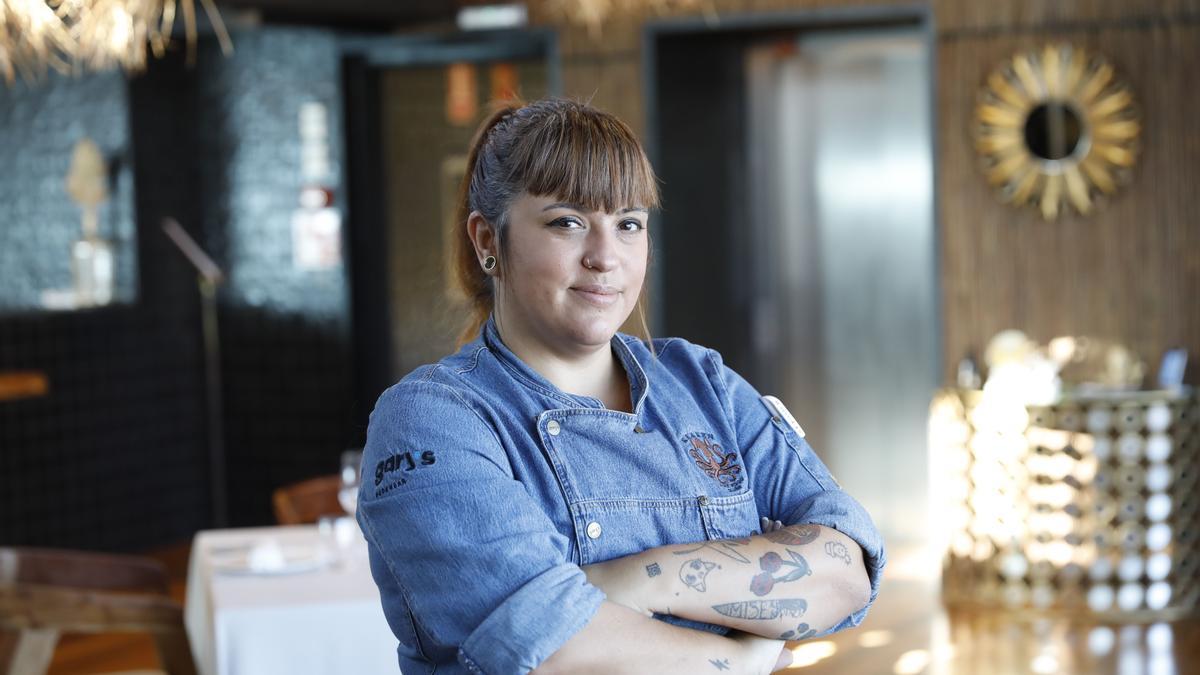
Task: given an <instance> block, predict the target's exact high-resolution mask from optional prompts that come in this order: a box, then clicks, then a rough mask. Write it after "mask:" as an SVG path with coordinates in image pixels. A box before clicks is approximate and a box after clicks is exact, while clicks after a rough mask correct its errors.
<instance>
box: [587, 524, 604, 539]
mask: <svg viewBox="0 0 1200 675" xmlns="http://www.w3.org/2000/svg"><path fill="white" fill-rule="evenodd" d="M602 532H604V528H602V527H600V523H597V522H596V521H594V520H593V521H592V522H590V523H588V526H587V535H588V537H590V538H592V539H599V538H600V533H602Z"/></svg>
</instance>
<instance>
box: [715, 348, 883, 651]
mask: <svg viewBox="0 0 1200 675" xmlns="http://www.w3.org/2000/svg"><path fill="white" fill-rule="evenodd" d="M709 358H710V366H711V368H712V370H713V375H714V378H713V379H714V380H715V382H716V383H717V384H718V386H719V387H720V388H722V389H724V394H725V400H726V401H727V405H728V406H729V409H728V410H727V411H726V414H728V415H730V417H731V419H732V421H733V425H734V429H735V433H736V434H737V439H738V448H739V449H740V450H741V453H742V461H743V462H744V463H745V465H746V473H747V476H748V478H749V480H750V486H751V489H752V490H753V491H754V498H755V502H756V505H757V506H758V512H759V514H760V515H763V516H768V517H770V518H771V519H772V520H779V521H782V522H783V523H784V524H785V525H795V524H798V523H811V524H814V525H822V526H825V527H830V528H833V529H835V530H838V531H839V532H841V533H842V534H845V535H846V536H847V537H850V538H851V539H853V540H854V541H856V542H857V543H858V545H859V546H861V547H862V550H863V558H864V562H865V563H866V569H867V576H868V578H869V579H870V581H871V600H870V602H868V603H867V605H866V606H865V607H863V608H862V609H861V610H859V611H857V612H855V613H854V614H851V615H850V616H849V617H847V618H846V619H844V620H843V621H841V622H839V623H838V624H837V625H836V626H834V627H833V628H832V629H830V630H829V631H826V634H827V633H833V632H836V631H839V630H842V629H843V628H849V627H851V626H857V625H858V624H860V623H862V620H863V619H864V618H865V617H866V615H867V610H868V609H869V608H870V607H871V605H872V604H874V602H875V598H876V596H878V594H879V583H880V581H881V580H882V578H883V566H884V564H885V563H886V561H887V556H886V554H885V553H884V549H883V537H882V536H881V535H880V534H879V530H877V529H876V528H875V524H874V523H873V522H872V521H871V516H870V515H869V514H868V513H867V510H866V509H864V508H863V506H862V504H859V503H858V501H857V500H856V499H854V498H853V497H851V496H850V495H849V494H847V493H846V492H845V491H844V490H842V488H841V486H840V485H838V483H837V481H836V480H834V479H833V476H832V475H831V474H830V473H829V469H828V468H826V467H825V464H824V463H823V462H822V461H821V460H820V458H819V457H817V455H816V453H815V452H813V449H812V447H811V446H810V445H809V444H808V442H807V441H805V440H804V438H803V437H802V436H800V434H798V433H796V431H795V430H794V429H792V427H791V425H790V424H788V422H787V421H786V420H785V419H783V418H782V417H781V416H779V415H776V414H775V412H774V410H772V408H771V407H770V405H769V404H768V403H767V402H766V401H764V400H763V398H762V395H761V394H759V392H758V391H757V390H755V389H754V387H753V386H751V384H750V383H749V382H747V381H746V380H745V378H743V377H742V376H741V375H738V374H737V373H736V372H734V371H733V370H732V369H731V368H729V367H728V366H726V365H724V364H723V363H722V362H721V357H720V356H719V355H718V354H717V353H716V352H714V351H711V350H710V351H709Z"/></svg>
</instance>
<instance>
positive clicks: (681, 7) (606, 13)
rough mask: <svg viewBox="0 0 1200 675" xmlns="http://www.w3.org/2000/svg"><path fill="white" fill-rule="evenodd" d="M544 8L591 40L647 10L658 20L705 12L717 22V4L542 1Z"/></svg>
mask: <svg viewBox="0 0 1200 675" xmlns="http://www.w3.org/2000/svg"><path fill="white" fill-rule="evenodd" d="M541 4H542V6H543V7H544V8H545V9H546V10H547V11H548V12H549V13H550V14H553V15H556V16H558V17H559V18H560V19H563V20H565V21H566V22H568V23H574V24H579V25H583V26H586V27H587V30H588V34H589V35H591V37H592V38H599V37H600V35H601V33H602V32H603V31H602V28H603V26H604V24H605V23H606V22H607V21H609V20H610V19H613V18H615V17H619V16H622V15H626V16H628V15H642V14H644V13H645V12H646V11H647V10H649V11H650V12H652V13H653V14H655V15H657V16H663V15H665V14H668V13H676V12H693V11H697V10H700V11H703V12H704V15H705V18H706V19H708V20H710V21H712V20H715V18H716V14H717V11H716V7H715V5H714V0H542V3H541Z"/></svg>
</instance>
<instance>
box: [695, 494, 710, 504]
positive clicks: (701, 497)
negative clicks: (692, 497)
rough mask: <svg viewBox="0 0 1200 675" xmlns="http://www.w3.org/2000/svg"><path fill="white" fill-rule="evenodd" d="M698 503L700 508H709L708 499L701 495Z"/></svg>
mask: <svg viewBox="0 0 1200 675" xmlns="http://www.w3.org/2000/svg"><path fill="white" fill-rule="evenodd" d="M696 501H697V502H699V503H700V506H708V497H707V496H705V495H700V497H699V499H697V500H696Z"/></svg>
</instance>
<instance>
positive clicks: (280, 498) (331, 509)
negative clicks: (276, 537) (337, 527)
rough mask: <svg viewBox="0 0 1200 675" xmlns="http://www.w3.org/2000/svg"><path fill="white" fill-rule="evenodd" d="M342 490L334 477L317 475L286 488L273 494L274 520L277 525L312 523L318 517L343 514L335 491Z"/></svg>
mask: <svg viewBox="0 0 1200 675" xmlns="http://www.w3.org/2000/svg"><path fill="white" fill-rule="evenodd" d="M341 487H342V481H341V478H339V477H338V476H337V475H333V476H318V477H316V478H310V479H308V480H305V481H300V482H299V483H293V484H291V485H285V486H284V487H281V488H279V489H278V490H276V491H275V494H274V495H272V498H271V500H272V502H273V503H274V505H275V520H276V521H278V522H279V524H280V525H300V524H304V523H315V522H317V520H318V519H319V518H320V517H321V516H328V515H335V516H341V515H345V513H346V511H345V509H343V508H342V505H341V504H340V503H339V502H338V490H339V489H341Z"/></svg>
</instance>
